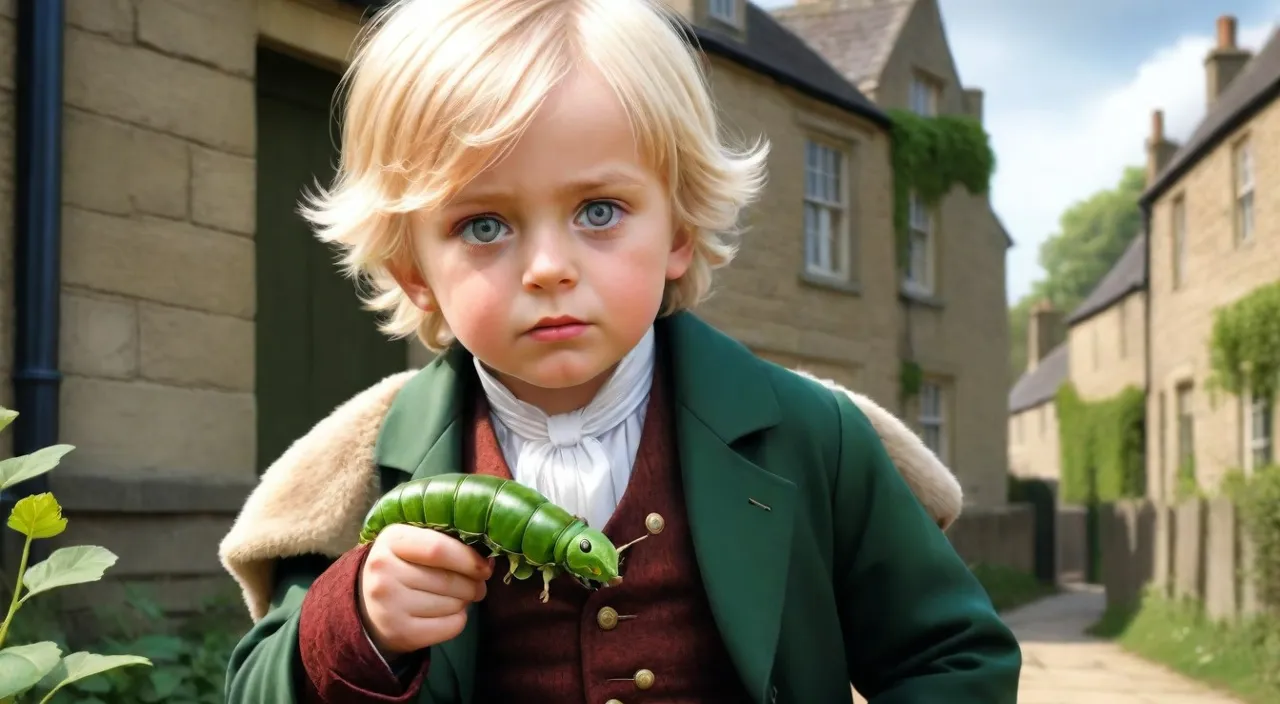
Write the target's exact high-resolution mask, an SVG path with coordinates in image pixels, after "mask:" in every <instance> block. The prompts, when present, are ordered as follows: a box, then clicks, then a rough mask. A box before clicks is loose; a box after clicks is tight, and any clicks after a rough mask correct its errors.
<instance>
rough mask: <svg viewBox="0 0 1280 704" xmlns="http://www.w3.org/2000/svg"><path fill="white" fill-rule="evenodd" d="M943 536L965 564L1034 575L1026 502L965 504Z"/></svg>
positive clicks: (1032, 536) (1030, 515)
mask: <svg viewBox="0 0 1280 704" xmlns="http://www.w3.org/2000/svg"><path fill="white" fill-rule="evenodd" d="M947 538H948V539H949V540H950V541H951V545H952V546H953V547H954V548H955V550H956V552H957V553H959V555H960V557H961V558H963V559H964V561H965V563H966V564H970V565H973V564H986V565H1000V566H1005V567H1011V568H1013V569H1016V570H1021V571H1023V572H1025V573H1027V574H1035V564H1036V563H1035V510H1034V509H1033V508H1032V507H1031V505H1030V504H1005V505H1004V506H998V507H988V506H966V507H965V510H964V513H962V514H961V515H960V518H959V519H958V520H956V522H955V523H954V524H953V525H952V526H951V528H949V529H948V530H947Z"/></svg>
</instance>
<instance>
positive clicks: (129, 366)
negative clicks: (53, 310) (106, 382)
mask: <svg viewBox="0 0 1280 704" xmlns="http://www.w3.org/2000/svg"><path fill="white" fill-rule="evenodd" d="M60 327H61V336H62V340H61V344H60V347H59V352H60V354H61V356H62V359H61V366H62V371H63V372H64V373H66V374H78V375H81V376H98V377H105V378H114V379H128V378H131V377H133V376H135V375H136V374H137V373H138V305H137V303H135V302H134V301H131V300H128V299H113V298H106V297H103V296H99V295H92V294H79V293H66V292H64V293H63V295H62V320H61V325H60Z"/></svg>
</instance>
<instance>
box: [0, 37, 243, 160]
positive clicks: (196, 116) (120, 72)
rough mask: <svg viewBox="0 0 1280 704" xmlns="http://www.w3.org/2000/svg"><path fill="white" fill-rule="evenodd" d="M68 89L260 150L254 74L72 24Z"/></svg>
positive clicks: (229, 145) (213, 141) (117, 111)
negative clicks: (175, 55) (250, 76)
mask: <svg viewBox="0 0 1280 704" xmlns="http://www.w3.org/2000/svg"><path fill="white" fill-rule="evenodd" d="M0 40H2V38H0ZM65 93H66V101H67V103H68V104H69V105H73V106H75V107H78V108H82V109H84V110H88V111H89V112H93V113H97V114H100V115H108V116H111V117H115V118H119V119H121V120H124V121H125V122H130V123H133V124H136V125H141V126H144V127H149V128H152V129H156V130H159V131H161V132H166V133H168V134H173V135H178V136H180V137H185V138H187V139H191V140H193V141H196V142H199V143H201V144H205V145H209V146H212V147H215V148H217V149H221V150H223V151H227V152H231V153H233V154H243V155H251V154H253V151H254V139H255V123H254V119H255V111H254V89H253V81H252V80H250V79H248V78H246V77H243V76H232V75H230V74H227V73H224V72H222V71H219V70H217V69H214V68H210V67H208V66H202V65H199V64H193V63H190V62H188V61H183V60H181V59H176V58H173V57H171V56H165V55H163V54H160V53H158V52H156V51H153V50H150V49H146V48H143V47H138V46H124V45H121V44H117V43H115V42H112V41H111V40H109V39H106V38H104V37H101V36H98V35H95V34H89V33H87V32H83V31H79V30H75V29H70V30H68V31H67V77H66V84H65Z"/></svg>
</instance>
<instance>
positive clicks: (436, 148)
mask: <svg viewBox="0 0 1280 704" xmlns="http://www.w3.org/2000/svg"><path fill="white" fill-rule="evenodd" d="M680 23H681V20H680V18H679V17H678V16H676V15H674V14H672V13H671V12H670V11H669V9H668V8H666V7H665V6H664V5H663V4H662V0H397V1H396V2H394V3H392V4H391V5H390V6H388V7H387V8H386V9H385V10H383V11H382V12H381V13H380V14H379V15H378V16H376V17H375V18H373V19H372V21H371V22H370V23H369V24H368V26H367V28H366V30H365V32H364V34H363V36H362V38H361V41H360V42H359V45H358V48H357V51H356V54H355V56H354V58H353V61H352V63H351V66H350V68H349V69H348V71H347V73H346V74H345V75H344V76H343V80H342V85H343V87H344V88H345V89H346V90H347V91H348V94H347V98H346V103H345V107H346V110H345V114H344V116H343V117H344V125H343V136H342V137H343V138H342V147H341V155H340V161H339V164H338V173H337V176H336V178H335V181H334V184H333V187H332V188H331V189H328V190H325V189H323V188H322V189H320V193H319V194H317V195H309V196H308V197H307V198H306V203H305V204H304V205H303V207H302V209H301V212H302V214H303V216H304V217H306V218H307V219H308V220H309V221H310V222H311V223H312V224H313V226H314V227H315V229H316V234H317V236H318V237H319V238H320V239H321V240H322V241H324V242H327V243H331V244H333V245H336V246H337V247H338V248H339V249H340V251H341V253H342V257H341V265H342V267H343V269H344V270H345V272H346V273H347V274H349V275H351V276H353V277H354V278H356V279H357V280H358V281H359V280H363V281H364V282H367V284H369V285H370V287H371V288H372V293H371V294H370V295H366V296H365V301H366V303H367V305H368V306H369V307H370V308H371V309H373V310H376V311H379V312H381V313H383V314H384V316H385V317H384V320H383V323H382V325H381V328H382V330H383V331H384V332H386V333H388V334H390V335H392V336H393V337H408V336H409V335H412V334H414V333H416V334H417V335H418V337H419V339H421V340H422V342H423V344H425V345H426V346H427V347H428V348H429V349H432V350H435V351H439V350H440V349H442V348H444V347H445V346H447V345H448V344H449V343H450V342H451V341H452V335H451V333H450V332H449V330H448V325H447V324H446V322H445V321H444V319H443V317H442V316H441V314H440V313H439V311H430V312H428V311H423V310H422V309H420V308H418V307H417V306H415V305H414V304H413V302H412V301H410V300H409V298H408V297H407V296H406V295H405V294H404V292H403V291H401V290H400V288H399V286H398V285H397V284H396V281H395V279H394V278H393V277H392V276H391V268H390V266H389V265H392V264H396V265H399V266H401V267H412V266H414V264H413V261H414V260H413V252H412V243H411V240H410V236H409V233H410V229H411V228H410V218H411V217H412V215H413V213H415V212H418V211H422V210H424V209H435V208H439V207H440V206H441V205H443V204H444V203H446V202H447V201H448V200H449V199H450V198H451V197H452V196H453V195H454V194H455V193H457V191H458V190H460V189H461V188H462V186H464V185H465V184H466V182H467V181H468V180H470V179H471V178H473V177H474V176H475V175H476V174H478V173H479V172H480V171H481V170H482V169H483V168H484V167H485V166H486V165H488V164H491V163H493V162H494V161H495V160H496V159H497V158H499V157H500V156H501V155H502V154H503V153H504V152H505V151H506V150H509V149H510V148H511V147H512V145H513V144H514V143H515V141H516V140H517V139H518V138H519V137H520V135H521V133H522V131H523V129H524V127H525V126H526V125H528V124H529V122H530V121H531V119H532V118H533V115H534V113H535V112H536V111H537V109H538V107H539V106H540V105H541V104H542V102H543V101H544V99H545V98H546V96H547V94H548V93H549V92H550V91H551V90H552V89H553V88H554V87H555V86H556V84H557V83H558V82H559V81H560V80H561V79H562V78H563V77H564V76H565V75H566V74H567V73H569V72H570V71H571V70H572V69H573V68H574V65H575V63H576V62H577V61H578V60H586V61H590V62H591V63H592V64H593V65H594V66H595V67H596V68H597V70H599V71H600V73H601V74H603V76H604V77H605V80H607V81H608V82H609V84H610V85H611V87H612V88H613V90H614V92H615V94H616V96H617V98H618V99H619V100H620V101H621V103H622V105H623V107H624V109H625V111H626V113H627V115H628V118H629V119H630V121H631V126H632V130H633V132H634V133H635V134H636V138H637V141H638V144H639V147H640V149H641V153H642V155H644V156H645V158H646V159H647V161H648V163H649V164H650V165H651V166H652V167H653V168H655V169H656V170H657V172H658V175H659V176H660V177H661V178H663V179H664V180H665V183H666V185H667V187H668V188H669V191H670V196H671V200H672V208H673V214H674V216H675V218H676V219H677V222H678V225H679V229H680V231H682V232H684V233H686V234H687V235H691V236H692V237H693V238H694V240H695V246H694V255H693V261H692V264H691V266H690V267H689V269H688V271H687V272H686V273H685V275H684V276H682V277H681V278H680V279H679V280H677V281H673V282H668V285H667V289H666V292H665V294H664V297H663V311H662V312H663V314H668V313H670V312H672V311H675V310H679V309H681V308H689V307H692V306H694V305H696V304H697V303H699V302H701V301H702V300H703V299H704V298H706V296H707V295H708V294H709V293H710V288H711V272H712V270H713V269H716V268H719V267H721V266H724V265H726V264H728V263H729V262H730V261H731V260H732V259H733V257H734V255H735V254H736V245H735V244H734V242H733V241H732V240H731V237H732V236H734V235H737V234H739V233H740V228H739V226H738V217H739V214H740V212H741V210H742V209H743V208H744V207H746V206H747V205H748V204H749V203H750V202H751V201H753V200H754V198H755V197H756V195H757V194H758V193H759V191H760V189H761V188H762V187H763V185H764V179H765V176H764V166H765V160H766V157H767V152H768V145H767V143H766V142H765V141H764V140H763V139H761V140H759V141H757V142H756V144H755V145H754V146H751V147H749V148H744V149H734V148H731V147H730V146H728V145H726V144H725V143H724V142H723V141H722V139H721V136H720V134H719V129H718V128H719V125H718V123H717V120H716V115H715V108H714V106H713V104H712V101H711V96H710V89H709V87H708V84H707V80H706V77H705V76H704V75H703V73H702V70H701V68H702V67H701V62H700V61H699V59H698V56H697V53H696V50H695V49H694V48H693V47H691V46H689V44H688V43H686V40H685V38H684V36H688V37H692V33H691V32H688V29H687V28H686V27H683V26H681V24H680ZM685 33H687V34H685ZM429 283H430V282H428V284H429Z"/></svg>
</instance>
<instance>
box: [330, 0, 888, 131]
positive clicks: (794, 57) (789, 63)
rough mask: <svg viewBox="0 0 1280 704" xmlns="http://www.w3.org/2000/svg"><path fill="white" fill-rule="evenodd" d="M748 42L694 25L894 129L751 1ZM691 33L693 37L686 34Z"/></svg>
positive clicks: (809, 91) (733, 54) (750, 64)
mask: <svg viewBox="0 0 1280 704" xmlns="http://www.w3.org/2000/svg"><path fill="white" fill-rule="evenodd" d="M343 1H344V2H347V3H348V4H351V5H356V6H359V7H365V8H374V9H376V8H381V7H383V6H385V5H387V4H388V2H389V0H343ZM746 7H747V14H746V28H747V32H746V36H747V40H746V41H745V42H741V41H738V40H737V39H736V38H734V37H733V35H730V34H728V33H725V32H719V31H716V30H714V29H709V28H707V27H703V26H701V25H695V26H694V27H693V34H694V37H693V38H694V40H695V42H694V43H696V44H697V45H699V46H700V47H701V48H702V50H704V51H706V52H708V53H712V54H717V55H719V56H723V57H724V58H726V59H729V60H730V61H733V62H734V63H737V64H739V65H741V66H743V67H744V68H747V69H749V70H752V71H755V72H757V73H760V74H763V75H765V76H768V77H769V78H772V79H773V80H775V81H778V82H779V83H781V84H783V85H786V86H789V87H791V88H794V89H795V90H797V91H799V92H801V93H804V94H806V95H808V96H810V97H812V98H814V99H816V100H820V101H822V102H824V103H828V104H830V105H833V106H835V107H838V108H842V109H845V110H848V111H849V112H852V113H854V114H856V115H860V116H862V117H864V118H867V119H868V120H870V121H872V122H874V123H876V124H877V125H880V126H881V127H884V128H886V129H888V128H889V127H890V125H891V124H892V122H891V120H890V119H889V115H888V114H887V113H885V112H884V111H883V110H881V109H880V108H879V107H878V106H876V104H875V103H873V102H871V100H870V99H868V98H867V96H865V95H863V94H862V93H861V92H860V91H859V90H858V89H857V88H855V87H854V86H853V85H852V84H851V83H850V82H849V81H847V80H845V78H844V77H843V76H842V75H841V73H840V72H839V71H837V70H836V69H835V68H833V67H832V66H831V64H829V63H827V61H826V60H825V59H824V58H822V55H821V54H819V53H818V52H817V51H815V50H814V49H813V48H812V47H810V46H809V45H808V44H806V43H805V41H804V40H803V39H801V38H799V37H797V36H796V35H795V34H792V33H791V32H790V31H789V30H788V29H787V28H786V27H784V26H783V25H782V24H781V23H780V22H778V20H776V19H774V18H773V16H771V15H770V14H769V13H768V12H766V11H764V10H762V9H760V8H759V7H756V6H755V5H754V4H753V3H751V2H749V1H748V2H747V3H746ZM686 38H687V36H686Z"/></svg>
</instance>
